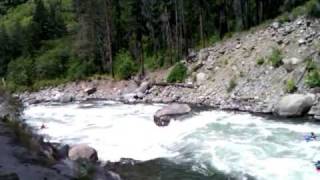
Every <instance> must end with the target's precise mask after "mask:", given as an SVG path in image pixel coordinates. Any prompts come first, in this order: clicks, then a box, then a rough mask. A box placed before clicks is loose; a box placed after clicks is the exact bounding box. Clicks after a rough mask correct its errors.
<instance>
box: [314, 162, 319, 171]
mask: <svg viewBox="0 0 320 180" xmlns="http://www.w3.org/2000/svg"><path fill="white" fill-rule="evenodd" d="M314 165H315V167H316V169H317V171H320V161H317V162H315V163H314Z"/></svg>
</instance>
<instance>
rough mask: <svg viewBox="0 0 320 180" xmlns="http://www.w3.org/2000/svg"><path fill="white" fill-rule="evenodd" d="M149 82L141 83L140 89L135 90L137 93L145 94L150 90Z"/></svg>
mask: <svg viewBox="0 0 320 180" xmlns="http://www.w3.org/2000/svg"><path fill="white" fill-rule="evenodd" d="M150 86H151V85H150V82H148V81H145V82H143V83H141V85H140V87H139V88H138V89H137V92H138V93H139V92H140V93H145V92H146V91H147V90H148V89H149V88H150Z"/></svg>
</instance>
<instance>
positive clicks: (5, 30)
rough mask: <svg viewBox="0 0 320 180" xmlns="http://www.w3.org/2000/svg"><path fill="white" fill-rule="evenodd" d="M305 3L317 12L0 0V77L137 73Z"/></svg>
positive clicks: (207, 1)
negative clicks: (298, 9)
mask: <svg viewBox="0 0 320 180" xmlns="http://www.w3.org/2000/svg"><path fill="white" fill-rule="evenodd" d="M305 3H307V4H306V11H307V12H308V13H309V14H312V15H313V16H319V9H320V2H319V0H309V1H308V0H197V1H191V0H161V1H160V0H86V1H83V0H55V1H49V0H34V1H31V0H0V14H1V16H0V44H1V46H0V76H1V77H3V83H4V84H5V85H6V86H12V87H16V86H23V87H30V86H34V84H36V83H39V82H43V83H40V84H39V85H37V86H44V85H46V83H47V82H48V81H53V82H56V81H58V82H60V80H61V79H62V80H75V79H82V78H85V77H87V76H90V75H92V74H108V75H110V76H113V77H116V78H118V79H129V78H130V77H131V76H132V75H136V74H137V75H140V77H143V75H144V73H145V70H146V69H147V70H154V69H157V68H162V67H169V66H171V65H173V64H175V63H177V62H178V61H179V60H181V59H182V58H184V57H186V56H188V54H189V52H190V50H191V49H198V48H203V47H207V46H210V45H212V44H213V43H215V42H217V41H219V40H221V39H223V38H227V37H230V36H231V35H232V33H234V32H239V31H243V30H246V29H249V28H251V27H253V26H256V25H258V24H261V23H262V22H264V21H266V20H268V19H271V18H274V17H277V16H279V15H280V14H283V13H286V12H290V11H291V10H292V9H294V8H296V7H297V6H300V5H304V4H305ZM288 20H289V18H288Z"/></svg>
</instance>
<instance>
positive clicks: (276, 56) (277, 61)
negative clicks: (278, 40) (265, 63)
mask: <svg viewBox="0 0 320 180" xmlns="http://www.w3.org/2000/svg"><path fill="white" fill-rule="evenodd" d="M269 62H270V64H271V65H272V66H273V67H275V68H277V67H280V66H281V65H282V53H281V51H280V50H279V49H276V48H274V49H273V50H272V54H271V55H270V57H269Z"/></svg>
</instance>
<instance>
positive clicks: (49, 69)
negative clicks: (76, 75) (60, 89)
mask: <svg viewBox="0 0 320 180" xmlns="http://www.w3.org/2000/svg"><path fill="white" fill-rule="evenodd" d="M67 40H68V39H61V40H56V41H50V42H47V45H46V46H47V47H46V46H45V47H44V48H43V49H44V52H43V53H42V54H41V55H40V56H38V57H37V58H36V59H35V73H36V78H37V79H39V80H42V79H56V78H62V77H64V75H65V72H66V70H67V63H68V61H69V59H70V57H71V54H70V49H69V47H68V44H67V42H66V41H67ZM50 46H52V47H50ZM46 49H48V50H46Z"/></svg>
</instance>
